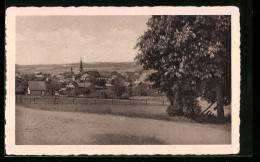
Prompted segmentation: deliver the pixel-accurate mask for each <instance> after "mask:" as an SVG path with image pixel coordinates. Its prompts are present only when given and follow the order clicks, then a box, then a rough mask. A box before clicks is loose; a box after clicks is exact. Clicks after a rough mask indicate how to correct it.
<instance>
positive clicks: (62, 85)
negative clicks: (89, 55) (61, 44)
mask: <svg viewBox="0 0 260 162" xmlns="http://www.w3.org/2000/svg"><path fill="white" fill-rule="evenodd" d="M150 73H151V72H150V71H123V72H117V71H112V72H110V71H96V70H91V71H89V70H84V67H83V63H82V59H81V60H80V63H79V69H77V70H75V72H74V69H73V68H72V67H70V69H68V72H64V73H59V74H49V73H42V72H35V73H34V74H23V73H20V72H17V73H16V74H15V86H16V94H17V95H31V96H67V97H89V98H104V99H107V98H120V99H129V97H131V96H158V95H162V94H159V91H158V90H156V89H153V88H151V85H152V83H151V82H149V80H148V79H149V78H148V77H149V74H150Z"/></svg>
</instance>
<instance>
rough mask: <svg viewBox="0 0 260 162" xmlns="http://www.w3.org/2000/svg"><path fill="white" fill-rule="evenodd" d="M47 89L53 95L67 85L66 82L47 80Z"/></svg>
mask: <svg viewBox="0 0 260 162" xmlns="http://www.w3.org/2000/svg"><path fill="white" fill-rule="evenodd" d="M46 87H47V91H48V92H49V93H50V94H51V95H52V96H53V95H54V93H55V91H59V89H61V88H63V87H65V84H64V83H59V82H57V81H56V80H54V79H53V80H50V81H48V82H46Z"/></svg>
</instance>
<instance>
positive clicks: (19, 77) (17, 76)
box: [15, 72, 22, 80]
mask: <svg viewBox="0 0 260 162" xmlns="http://www.w3.org/2000/svg"><path fill="white" fill-rule="evenodd" d="M15 79H18V80H20V79H22V77H21V75H20V73H19V72H18V73H15Z"/></svg>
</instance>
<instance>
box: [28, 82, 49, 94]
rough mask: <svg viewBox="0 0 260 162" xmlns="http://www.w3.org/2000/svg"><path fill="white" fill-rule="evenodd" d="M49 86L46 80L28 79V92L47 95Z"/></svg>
mask: <svg viewBox="0 0 260 162" xmlns="http://www.w3.org/2000/svg"><path fill="white" fill-rule="evenodd" d="M46 92H47V88H46V85H45V81H28V94H30V95H45V94H46Z"/></svg>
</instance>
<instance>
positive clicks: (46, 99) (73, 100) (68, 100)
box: [16, 95, 169, 106]
mask: <svg viewBox="0 0 260 162" xmlns="http://www.w3.org/2000/svg"><path fill="white" fill-rule="evenodd" d="M16 102H17V103H31V104H37V103H48V104H97V105H153V106H167V105H168V104H169V103H168V102H167V101H166V100H165V99H161V100H160V99H153V98H147V99H115V98H114V99H100V98H82V97H81V98H79V97H67V96H30V95H16Z"/></svg>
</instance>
